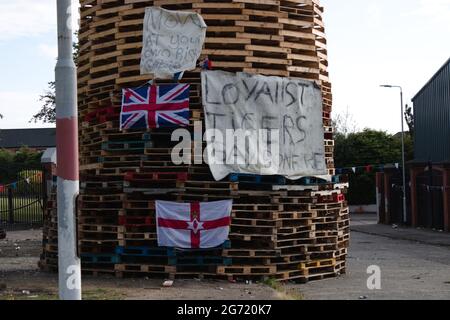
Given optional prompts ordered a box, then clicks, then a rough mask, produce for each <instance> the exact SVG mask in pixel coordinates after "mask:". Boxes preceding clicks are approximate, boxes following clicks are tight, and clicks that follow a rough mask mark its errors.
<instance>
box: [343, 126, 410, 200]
mask: <svg viewBox="0 0 450 320" xmlns="http://www.w3.org/2000/svg"><path fill="white" fill-rule="evenodd" d="M335 141H336V143H335V165H336V168H353V167H363V168H364V167H366V166H368V165H372V166H383V165H386V164H393V163H401V158H402V156H401V154H402V153H401V139H400V137H398V136H393V135H390V134H388V133H386V132H383V131H376V130H370V129H365V130H364V131H362V132H357V133H351V134H349V135H347V136H346V135H342V134H336V137H335ZM405 149H406V160H407V161H409V160H412V159H413V157H414V148H413V143H412V139H411V138H410V136H409V135H406V140H405ZM347 171H351V170H347ZM349 176H350V177H349V179H350V188H349V191H348V201H349V204H351V205H365V204H373V203H376V184H375V172H370V173H367V172H361V170H359V171H357V172H356V174H353V173H350V174H349Z"/></svg>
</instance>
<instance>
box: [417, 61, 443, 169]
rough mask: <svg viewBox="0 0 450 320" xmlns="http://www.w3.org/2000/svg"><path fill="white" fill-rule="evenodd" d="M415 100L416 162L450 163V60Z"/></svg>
mask: <svg viewBox="0 0 450 320" xmlns="http://www.w3.org/2000/svg"><path fill="white" fill-rule="evenodd" d="M412 100H413V103H414V117H415V122H414V126H415V161H416V162H429V161H431V162H433V163H441V162H450V59H449V60H448V61H447V62H446V63H445V64H444V66H442V68H441V69H439V71H438V72H437V73H436V74H435V75H434V76H433V78H431V80H430V81H429V82H428V83H427V84H426V85H425V86H424V87H423V88H422V90H420V91H419V93H418V94H417V95H416V96H415V97H414V98H413V99H412Z"/></svg>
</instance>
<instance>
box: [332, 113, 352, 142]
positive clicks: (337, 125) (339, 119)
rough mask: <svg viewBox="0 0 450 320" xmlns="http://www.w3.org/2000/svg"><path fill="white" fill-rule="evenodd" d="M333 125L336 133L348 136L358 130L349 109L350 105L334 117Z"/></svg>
mask: <svg viewBox="0 0 450 320" xmlns="http://www.w3.org/2000/svg"><path fill="white" fill-rule="evenodd" d="M332 126H333V129H334V132H335V133H336V134H341V135H343V136H347V135H348V134H350V133H354V132H356V131H357V125H356V122H355V120H354V119H353V115H352V114H350V112H349V111H348V107H347V109H346V111H345V112H343V113H337V114H335V116H334V117H333V121H332Z"/></svg>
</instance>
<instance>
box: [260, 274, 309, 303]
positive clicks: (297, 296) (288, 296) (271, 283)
mask: <svg viewBox="0 0 450 320" xmlns="http://www.w3.org/2000/svg"><path fill="white" fill-rule="evenodd" d="M263 283H264V284H265V285H266V286H268V287H270V288H272V289H273V290H275V291H276V292H277V293H278V295H279V298H280V299H282V300H304V299H305V296H304V295H303V294H302V293H300V292H296V291H293V290H290V291H288V290H286V287H285V285H283V284H282V283H281V282H280V281H278V280H276V279H273V278H269V279H267V280H266V281H264V282H263Z"/></svg>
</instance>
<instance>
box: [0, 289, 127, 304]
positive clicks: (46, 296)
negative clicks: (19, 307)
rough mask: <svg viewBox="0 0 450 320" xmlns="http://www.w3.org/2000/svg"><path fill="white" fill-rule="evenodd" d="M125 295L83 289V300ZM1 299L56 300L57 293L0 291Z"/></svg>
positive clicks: (115, 297) (113, 297)
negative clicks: (27, 293)
mask: <svg viewBox="0 0 450 320" xmlns="http://www.w3.org/2000/svg"><path fill="white" fill-rule="evenodd" d="M124 298H125V296H124V295H123V294H121V293H119V292H117V291H114V290H107V289H100V288H98V289H94V290H86V291H83V300H123V299H124ZM2 300H38V301H43V300H58V295H57V294H56V293H52V292H36V293H34V292H33V291H32V292H31V293H30V294H29V295H26V294H23V293H22V292H5V293H1V292H0V301H2Z"/></svg>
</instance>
